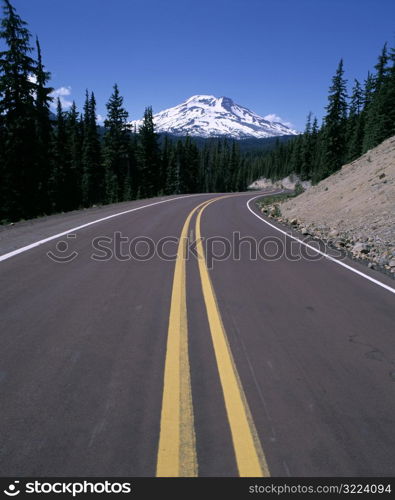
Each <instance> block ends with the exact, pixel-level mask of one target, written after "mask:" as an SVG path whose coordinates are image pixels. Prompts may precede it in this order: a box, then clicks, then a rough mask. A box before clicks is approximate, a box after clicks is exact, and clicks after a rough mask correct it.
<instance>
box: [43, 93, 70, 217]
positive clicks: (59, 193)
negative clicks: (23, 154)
mask: <svg viewBox="0 0 395 500" xmlns="http://www.w3.org/2000/svg"><path fill="white" fill-rule="evenodd" d="M67 163H68V162H67V138H66V124H65V116H64V112H63V109H62V104H61V102H60V99H59V98H58V99H57V107H56V125H55V130H54V133H53V138H52V169H51V175H50V178H49V183H48V191H49V196H50V200H51V209H52V211H55V212H60V211H63V210H65V209H66V208H68V207H67V193H66V190H65V185H66V178H67Z"/></svg>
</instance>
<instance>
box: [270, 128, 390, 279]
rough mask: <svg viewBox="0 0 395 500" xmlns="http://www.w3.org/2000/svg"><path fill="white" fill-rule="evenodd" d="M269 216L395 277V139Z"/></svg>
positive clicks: (369, 152)
mask: <svg viewBox="0 0 395 500" xmlns="http://www.w3.org/2000/svg"><path fill="white" fill-rule="evenodd" d="M264 211H265V212H266V213H267V214H269V215H270V214H271V215H272V216H273V217H275V216H276V214H277V215H279V212H281V215H279V217H277V218H278V219H279V220H280V221H282V222H286V223H287V222H288V223H290V224H292V225H293V226H294V227H298V228H299V229H300V231H301V232H302V233H303V234H311V235H312V236H316V237H318V238H320V239H323V240H326V241H327V242H329V243H330V244H332V245H333V246H335V247H338V248H344V249H345V250H347V251H348V252H349V253H350V254H352V255H353V256H354V257H355V258H358V259H362V260H366V261H367V262H369V266H370V267H377V268H384V269H386V270H387V271H389V272H391V273H392V274H393V275H394V274H395V136H394V137H391V138H390V139H387V140H386V141H384V142H383V143H381V144H380V145H379V146H377V147H376V148H374V149H372V150H370V151H368V152H367V153H366V154H364V155H363V156H361V157H360V158H358V159H357V160H355V161H353V162H352V163H349V164H348V165H344V166H343V167H342V169H341V170H340V171H339V172H336V173H335V174H333V175H331V176H330V177H328V178H327V179H324V180H323V181H321V182H320V183H319V184H318V185H316V186H312V187H310V188H308V189H307V190H306V191H305V192H304V193H302V194H301V195H299V196H297V197H296V198H293V199H291V200H288V201H285V202H283V203H281V204H280V206H279V210H275V209H274V207H266V208H265V209H264Z"/></svg>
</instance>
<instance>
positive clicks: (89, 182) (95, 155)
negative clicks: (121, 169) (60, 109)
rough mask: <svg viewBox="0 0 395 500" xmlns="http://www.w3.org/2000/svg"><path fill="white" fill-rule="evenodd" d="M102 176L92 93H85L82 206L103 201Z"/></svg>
mask: <svg viewBox="0 0 395 500" xmlns="http://www.w3.org/2000/svg"><path fill="white" fill-rule="evenodd" d="M103 184H104V175H103V171H102V168H101V148H100V141H99V136H98V132H97V123H96V100H95V96H94V93H93V92H92V93H91V95H89V93H88V91H86V95H85V104H84V116H83V142H82V186H81V190H82V202H83V205H84V206H89V205H92V203H98V202H100V201H102V200H103Z"/></svg>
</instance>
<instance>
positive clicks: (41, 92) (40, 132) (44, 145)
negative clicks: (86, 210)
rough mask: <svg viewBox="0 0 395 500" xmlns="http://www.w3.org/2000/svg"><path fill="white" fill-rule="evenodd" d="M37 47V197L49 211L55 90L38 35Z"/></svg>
mask: <svg viewBox="0 0 395 500" xmlns="http://www.w3.org/2000/svg"><path fill="white" fill-rule="evenodd" d="M36 48H37V67H36V71H35V76H36V101H35V105H36V121H35V126H36V137H37V140H36V154H35V158H36V167H35V168H36V169H37V175H38V181H39V184H38V190H37V197H36V204H37V208H38V209H39V211H40V212H41V211H42V212H47V211H48V210H49V209H50V201H49V196H48V179H49V177H50V149H49V147H50V138H51V129H52V125H51V120H50V109H49V106H50V102H51V101H52V97H51V96H50V94H51V92H52V91H53V88H52V87H48V81H49V79H50V73H49V72H48V71H45V69H44V65H43V62H42V56H41V47H40V43H39V41H38V38H37V37H36Z"/></svg>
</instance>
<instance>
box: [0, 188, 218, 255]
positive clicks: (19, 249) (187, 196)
mask: <svg viewBox="0 0 395 500" xmlns="http://www.w3.org/2000/svg"><path fill="white" fill-rule="evenodd" d="M205 194H208V193H201V194H191V195H185V196H178V197H177V198H170V199H169V200H162V201H156V202H155V203H149V204H148V205H142V206H141V207H136V208H131V209H130V210H125V211H124V212H118V213H116V214H112V215H109V216H107V217H102V218H101V219H96V220H93V221H91V222H88V223H87V224H82V225H81V226H77V227H72V228H71V229H67V231H63V232H62V233H58V234H54V235H53V236H49V237H48V238H45V239H43V240H39V241H35V242H34V243H31V244H30V245H26V246H24V247H21V248H17V249H16V250H13V251H12V252H8V253H5V254H3V255H0V262H2V261H4V260H7V259H10V258H11V257H14V256H15V255H18V254H20V253H23V252H27V250H31V249H32V248H35V247H38V246H40V245H43V244H44V243H47V242H48V241H51V240H56V239H57V238H60V237H61V236H65V235H66V234H69V233H74V232H76V231H79V230H80V229H84V228H85V227H88V226H92V225H93V224H97V223H98V222H103V221H105V220H108V219H112V218H114V217H118V216H119V215H124V214H128V213H130V212H136V211H137V210H142V209H143V208H147V207H152V206H154V205H160V204H161V203H167V202H169V201H174V200H181V199H182V198H192V197H193V196H203V195H205Z"/></svg>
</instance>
